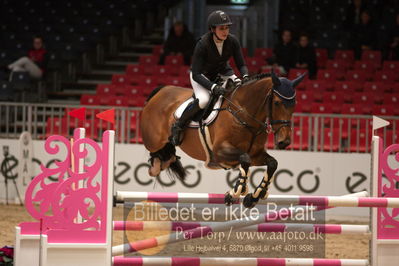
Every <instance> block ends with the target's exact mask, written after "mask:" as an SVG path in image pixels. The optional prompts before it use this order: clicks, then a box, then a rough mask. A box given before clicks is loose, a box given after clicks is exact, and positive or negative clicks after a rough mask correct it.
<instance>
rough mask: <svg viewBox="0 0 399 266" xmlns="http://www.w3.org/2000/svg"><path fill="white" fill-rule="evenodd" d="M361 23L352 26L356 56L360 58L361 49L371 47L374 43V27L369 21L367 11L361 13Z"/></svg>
mask: <svg viewBox="0 0 399 266" xmlns="http://www.w3.org/2000/svg"><path fill="white" fill-rule="evenodd" d="M360 18H361V23H360V24H359V25H357V26H356V27H354V28H353V34H352V35H353V37H354V45H355V55H356V58H360V56H361V53H362V51H364V50H370V49H373V47H374V43H375V37H376V35H375V28H374V26H373V24H372V23H371V16H370V13H369V12H368V11H363V12H362V14H361V17H360Z"/></svg>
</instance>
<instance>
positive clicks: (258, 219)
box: [112, 192, 367, 256]
mask: <svg viewBox="0 0 399 266" xmlns="http://www.w3.org/2000/svg"><path fill="white" fill-rule="evenodd" d="M366 193H367V192H366ZM356 195H364V193H362V192H359V193H357V194H356ZM350 196H352V197H350ZM344 197H345V196H343V198H344ZM349 197H350V198H353V195H349ZM326 208H333V207H326V206H319V207H317V208H314V207H310V208H309V207H297V208H292V209H283V210H279V211H276V212H268V213H266V214H259V215H256V216H250V217H244V218H241V219H237V220H232V221H226V222H223V223H220V224H219V223H218V224H216V225H211V226H203V227H198V228H194V229H190V230H186V231H183V232H181V233H180V234H176V233H171V234H168V235H162V236H158V237H153V238H149V239H144V240H139V241H136V242H133V243H126V244H122V245H118V246H114V247H112V255H113V256H118V255H122V254H126V253H131V252H136V251H139V250H144V249H149V248H154V247H157V246H160V245H166V244H171V243H176V242H181V241H185V240H189V239H194V238H199V237H204V236H207V235H208V234H211V233H213V232H224V231H228V230H234V229H238V228H242V227H246V226H251V225H258V224H261V223H268V222H272V221H278V220H282V219H287V218H289V217H291V216H292V215H295V214H296V213H299V212H301V213H303V211H304V209H306V211H310V210H314V211H318V210H322V209H326ZM307 209H309V210H307Z"/></svg>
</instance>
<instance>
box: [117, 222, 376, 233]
mask: <svg viewBox="0 0 399 266" xmlns="http://www.w3.org/2000/svg"><path fill="white" fill-rule="evenodd" d="M113 223H114V224H113V227H114V230H116V231H143V230H160V231H186V230H190V229H195V228H198V227H204V226H212V225H215V224H218V223H220V222H170V221H127V222H125V221H114V222H113ZM239 230H240V231H244V232H291V231H294V232H295V231H302V232H314V233H322V234H337V235H344V234H368V233H370V229H369V226H368V225H353V224H294V223H285V224H284V223H264V224H258V225H252V226H247V227H243V228H241V229H239Z"/></svg>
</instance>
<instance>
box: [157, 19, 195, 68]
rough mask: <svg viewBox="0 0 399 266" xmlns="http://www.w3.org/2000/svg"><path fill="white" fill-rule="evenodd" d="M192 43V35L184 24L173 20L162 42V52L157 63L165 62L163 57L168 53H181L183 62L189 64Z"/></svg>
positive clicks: (192, 47) (193, 43)
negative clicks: (164, 40)
mask: <svg viewBox="0 0 399 266" xmlns="http://www.w3.org/2000/svg"><path fill="white" fill-rule="evenodd" d="M194 45H195V41H194V37H193V35H192V34H191V32H189V31H188V29H187V27H186V25H184V24H183V22H181V21H178V22H175V24H173V27H172V28H171V29H170V31H169V36H168V38H167V39H166V42H165V43H164V47H163V54H162V55H161V57H160V59H159V64H161V65H163V64H164V63H165V57H166V56H168V55H183V57H184V64H185V65H190V60H191V55H192V54H193V49H194Z"/></svg>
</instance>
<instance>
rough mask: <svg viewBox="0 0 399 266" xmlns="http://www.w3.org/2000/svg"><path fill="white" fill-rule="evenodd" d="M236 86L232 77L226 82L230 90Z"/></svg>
mask: <svg viewBox="0 0 399 266" xmlns="http://www.w3.org/2000/svg"><path fill="white" fill-rule="evenodd" d="M234 87H235V83H234V81H233V80H232V79H228V80H227V82H226V89H227V90H228V91H229V90H233V89H234Z"/></svg>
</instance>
